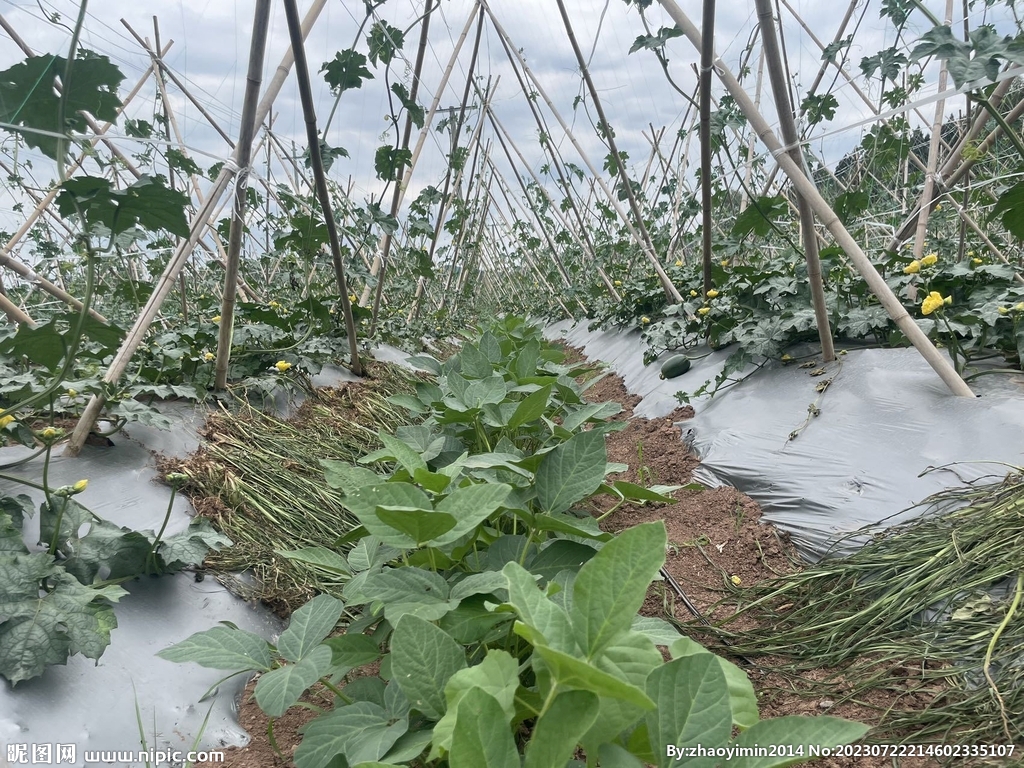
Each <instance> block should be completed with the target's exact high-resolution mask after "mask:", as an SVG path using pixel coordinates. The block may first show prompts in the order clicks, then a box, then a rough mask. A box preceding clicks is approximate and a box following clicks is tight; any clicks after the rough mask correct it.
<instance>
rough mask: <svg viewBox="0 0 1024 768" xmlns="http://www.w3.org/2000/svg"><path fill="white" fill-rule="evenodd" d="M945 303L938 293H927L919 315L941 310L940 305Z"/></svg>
mask: <svg viewBox="0 0 1024 768" xmlns="http://www.w3.org/2000/svg"><path fill="white" fill-rule="evenodd" d="M945 303H946V300H945V299H944V298H942V294H941V293H939V292H938V291H932V292H931V293H929V294H928V295H927V296H926V297H925V300H924V301H922V302H921V314H922V315H930V314H931V313H932V312H934V311H935V310H937V309H941V308H942V305H943V304H945Z"/></svg>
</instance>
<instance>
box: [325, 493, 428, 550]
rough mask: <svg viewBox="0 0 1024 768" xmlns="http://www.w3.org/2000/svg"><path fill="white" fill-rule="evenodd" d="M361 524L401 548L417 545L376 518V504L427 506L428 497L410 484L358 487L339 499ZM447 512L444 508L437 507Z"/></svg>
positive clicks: (420, 507)
mask: <svg viewBox="0 0 1024 768" xmlns="http://www.w3.org/2000/svg"><path fill="white" fill-rule="evenodd" d="M342 504H344V505H345V507H346V508H348V510H349V511H351V512H352V514H354V515H355V516H356V517H357V518H359V522H360V523H362V524H363V525H364V526H365V527H366V530H367V531H369V532H370V533H371V534H373V535H374V536H377V537H378V538H379V539H380V540H381V541H383V542H385V543H387V544H390V545H391V546H394V547H399V548H401V549H412V548H413V547H415V546H416V542H415V541H413V538H412V537H411V536H408V535H406V534H404V533H400V532H398V531H396V530H395V529H394V528H392V527H391V526H390V525H388V524H387V523H385V522H384V521H383V520H381V519H380V518H379V517H377V508H378V507H402V508H406V509H430V508H431V506H432V504H431V503H430V498H429V497H428V496H427V494H425V493H424V492H423V491H421V490H420V489H419V488H417V487H416V486H415V485H412V484H411V483H384V482H381V483H377V484H376V485H367V486H363V487H362V488H358V489H356V490H354V491H352V492H351V493H349V494H347V495H346V496H345V498H344V499H342ZM438 511H446V510H440V509H439V510H438Z"/></svg>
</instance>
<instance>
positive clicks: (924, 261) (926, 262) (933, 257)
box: [921, 253, 939, 267]
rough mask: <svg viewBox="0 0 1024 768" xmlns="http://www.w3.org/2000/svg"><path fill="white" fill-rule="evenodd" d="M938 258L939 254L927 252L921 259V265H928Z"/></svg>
mask: <svg viewBox="0 0 1024 768" xmlns="http://www.w3.org/2000/svg"><path fill="white" fill-rule="evenodd" d="M938 260H939V256H938V254H936V253H929V254H928V255H927V256H925V257H924V258H922V259H921V266H922V267H930V266H931V265H932V264H934V263H935V262H937V261H938Z"/></svg>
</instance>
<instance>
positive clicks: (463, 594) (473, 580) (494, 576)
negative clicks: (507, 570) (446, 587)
mask: <svg viewBox="0 0 1024 768" xmlns="http://www.w3.org/2000/svg"><path fill="white" fill-rule="evenodd" d="M507 584H508V580H507V579H506V578H505V576H504V575H503V574H502V573H500V572H497V571H484V572H483V573H471V574H470V575H469V576H466V577H465V578H463V579H461V580H459V581H457V582H455V583H454V584H453V585H452V592H451V598H452V600H462V599H464V598H467V597H470V596H471V595H489V594H492V593H494V592H497V591H499V590H502V591H503V590H504V589H505V587H506V585H507Z"/></svg>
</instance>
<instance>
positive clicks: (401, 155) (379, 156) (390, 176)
mask: <svg viewBox="0 0 1024 768" xmlns="http://www.w3.org/2000/svg"><path fill="white" fill-rule="evenodd" d="M411 161H412V152H410V151H409V150H408V149H396V148H395V147H389V146H381V147H377V153H376V154H375V155H374V158H373V169H374V171H376V173H377V178H378V179H380V180H381V181H394V180H395V178H396V176H397V175H398V172H399V170H400V169H402V168H404V167H406V166H407V165H409V163H410V162H411Z"/></svg>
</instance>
